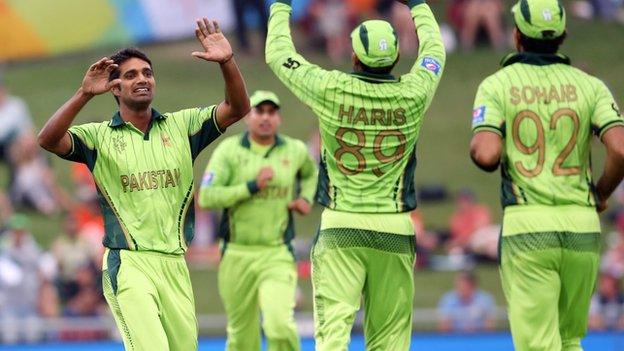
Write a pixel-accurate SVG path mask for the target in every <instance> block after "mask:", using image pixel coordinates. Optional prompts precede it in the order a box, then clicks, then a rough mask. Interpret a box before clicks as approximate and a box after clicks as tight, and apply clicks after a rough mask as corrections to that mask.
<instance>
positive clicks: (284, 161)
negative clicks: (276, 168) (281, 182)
mask: <svg viewBox="0 0 624 351" xmlns="http://www.w3.org/2000/svg"><path fill="white" fill-rule="evenodd" d="M282 166H283V167H288V166H290V160H288V159H286V158H284V159H282Z"/></svg>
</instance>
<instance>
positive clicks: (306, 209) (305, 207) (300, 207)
mask: <svg viewBox="0 0 624 351" xmlns="http://www.w3.org/2000/svg"><path fill="white" fill-rule="evenodd" d="M288 209H289V210H291V211H295V212H297V213H299V214H300V215H307V214H308V213H310V210H312V206H310V203H309V202H307V201H306V200H305V199H303V198H301V197H300V198H298V199H296V200H294V201H291V202H290V203H289V204H288Z"/></svg>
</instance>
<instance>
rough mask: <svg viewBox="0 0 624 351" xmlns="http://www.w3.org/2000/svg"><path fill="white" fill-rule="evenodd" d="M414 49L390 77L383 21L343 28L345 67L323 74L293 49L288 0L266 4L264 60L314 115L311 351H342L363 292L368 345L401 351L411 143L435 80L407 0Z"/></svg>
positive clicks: (437, 56) (432, 41) (434, 38)
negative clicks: (318, 214) (347, 51)
mask: <svg viewBox="0 0 624 351" xmlns="http://www.w3.org/2000/svg"><path fill="white" fill-rule="evenodd" d="M409 6H410V8H411V11H412V16H413V18H414V22H415V24H416V30H417V34H418V38H419V42H420V49H419V55H418V59H417V61H416V64H415V65H414V66H413V67H412V69H411V71H410V72H409V73H408V74H406V75H404V76H402V77H400V78H395V77H394V76H393V75H392V74H391V71H392V68H393V67H394V65H395V64H396V63H397V61H398V58H399V43H398V39H397V36H396V33H395V31H394V29H393V28H392V26H391V25H390V24H389V23H387V22H385V21H378V20H374V21H366V22H364V23H362V24H361V25H359V26H358V27H357V28H355V30H354V31H353V32H352V34H351V42H352V46H353V55H352V57H353V69H354V72H353V73H351V74H346V73H342V72H338V71H331V72H330V71H326V70H323V69H321V68H320V67H318V66H316V65H313V64H311V63H309V62H308V61H306V60H305V59H304V58H303V57H302V56H301V55H300V54H298V53H297V52H296V51H295V47H294V45H293V42H292V38H291V35H290V28H289V24H288V20H289V17H290V12H291V10H292V9H291V7H290V1H289V0H278V2H276V3H275V4H273V5H272V6H271V15H270V18H269V34H268V38H267V42H266V61H267V63H268V64H269V66H270V67H271V69H272V70H273V71H274V72H275V74H276V75H277V76H278V77H279V79H280V80H282V82H283V83H284V84H285V85H286V86H287V87H288V88H289V89H290V90H291V91H292V92H293V93H294V94H295V95H296V96H297V97H298V98H299V99H301V100H302V101H303V102H304V103H305V104H307V105H308V106H310V107H311V108H312V110H313V111H314V113H315V114H316V115H317V116H318V118H319V121H320V132H321V142H322V148H321V167H320V169H321V170H320V176H319V191H318V193H317V200H318V201H319V203H321V204H322V205H323V206H325V207H326V208H325V210H324V212H323V216H322V220H321V227H320V232H319V236H318V238H317V242H316V244H315V246H314V249H313V252H312V265H313V272H312V274H313V286H314V310H315V327H316V328H315V329H316V330H315V336H316V343H317V344H316V345H317V349H318V350H331V351H337V350H346V349H347V345H348V343H349V336H350V331H351V326H352V324H353V321H354V318H355V314H356V312H357V311H358V309H359V307H360V297H361V295H362V294H363V295H364V307H365V312H366V317H365V320H364V332H365V336H366V346H367V349H368V350H397V351H398V350H407V349H408V348H409V344H410V337H411V327H412V318H411V317H412V299H413V293H414V285H413V281H412V278H413V264H414V231H413V227H412V223H411V221H410V215H409V212H410V211H411V210H413V209H414V208H415V207H416V195H415V192H414V183H413V178H414V171H415V167H416V157H415V145H416V140H417V139H418V134H419V131H420V127H421V125H422V120H423V116H424V113H425V111H426V110H427V108H428V106H429V104H430V103H431V100H432V98H433V95H434V92H435V90H436V88H437V86H438V82H439V80H440V76H441V75H442V71H443V67H444V62H445V52H444V46H443V44H442V39H441V36H440V30H439V28H438V24H437V23H436V21H435V18H434V16H433V14H432V12H431V10H430V8H429V6H428V5H426V4H425V3H424V1H423V0H410V1H409Z"/></svg>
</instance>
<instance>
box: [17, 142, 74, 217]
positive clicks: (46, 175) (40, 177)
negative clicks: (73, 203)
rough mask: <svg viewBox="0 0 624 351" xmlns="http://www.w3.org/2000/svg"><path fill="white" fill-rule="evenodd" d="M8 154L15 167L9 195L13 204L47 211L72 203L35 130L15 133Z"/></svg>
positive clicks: (42, 211) (56, 209)
mask: <svg viewBox="0 0 624 351" xmlns="http://www.w3.org/2000/svg"><path fill="white" fill-rule="evenodd" d="M8 158H9V160H10V164H11V168H12V180H11V185H10V190H9V195H10V198H11V201H12V203H13V205H14V206H23V207H30V208H33V209H35V210H37V211H39V212H41V213H43V214H46V215H51V214H53V213H57V212H59V211H60V210H61V209H66V208H68V207H69V205H68V198H67V197H66V196H65V194H64V193H63V191H62V190H61V189H60V187H59V186H58V185H57V184H56V180H55V177H54V172H52V169H51V168H50V166H49V165H48V163H47V160H46V159H45V157H44V156H43V155H42V153H41V152H40V149H39V146H38V145H37V142H36V139H35V136H34V134H32V133H31V132H26V133H24V134H22V135H21V136H19V137H16V138H15V140H14V141H13V143H12V144H11V146H10V148H9V156H8Z"/></svg>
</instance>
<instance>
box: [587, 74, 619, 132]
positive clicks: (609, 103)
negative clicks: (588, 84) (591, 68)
mask: <svg viewBox="0 0 624 351" xmlns="http://www.w3.org/2000/svg"><path fill="white" fill-rule="evenodd" d="M591 123H592V127H593V129H594V131H595V133H596V135H597V136H598V137H599V138H602V136H603V135H604V133H605V132H606V131H607V130H609V129H611V128H613V127H615V126H622V125H624V120H623V119H622V114H621V113H620V109H619V108H618V105H617V104H616V103H615V99H614V98H613V95H612V94H611V91H610V90H609V88H608V87H607V86H606V84H605V83H604V82H603V81H601V80H598V84H597V85H596V100H595V105H594V111H593V113H592V116H591Z"/></svg>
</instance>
